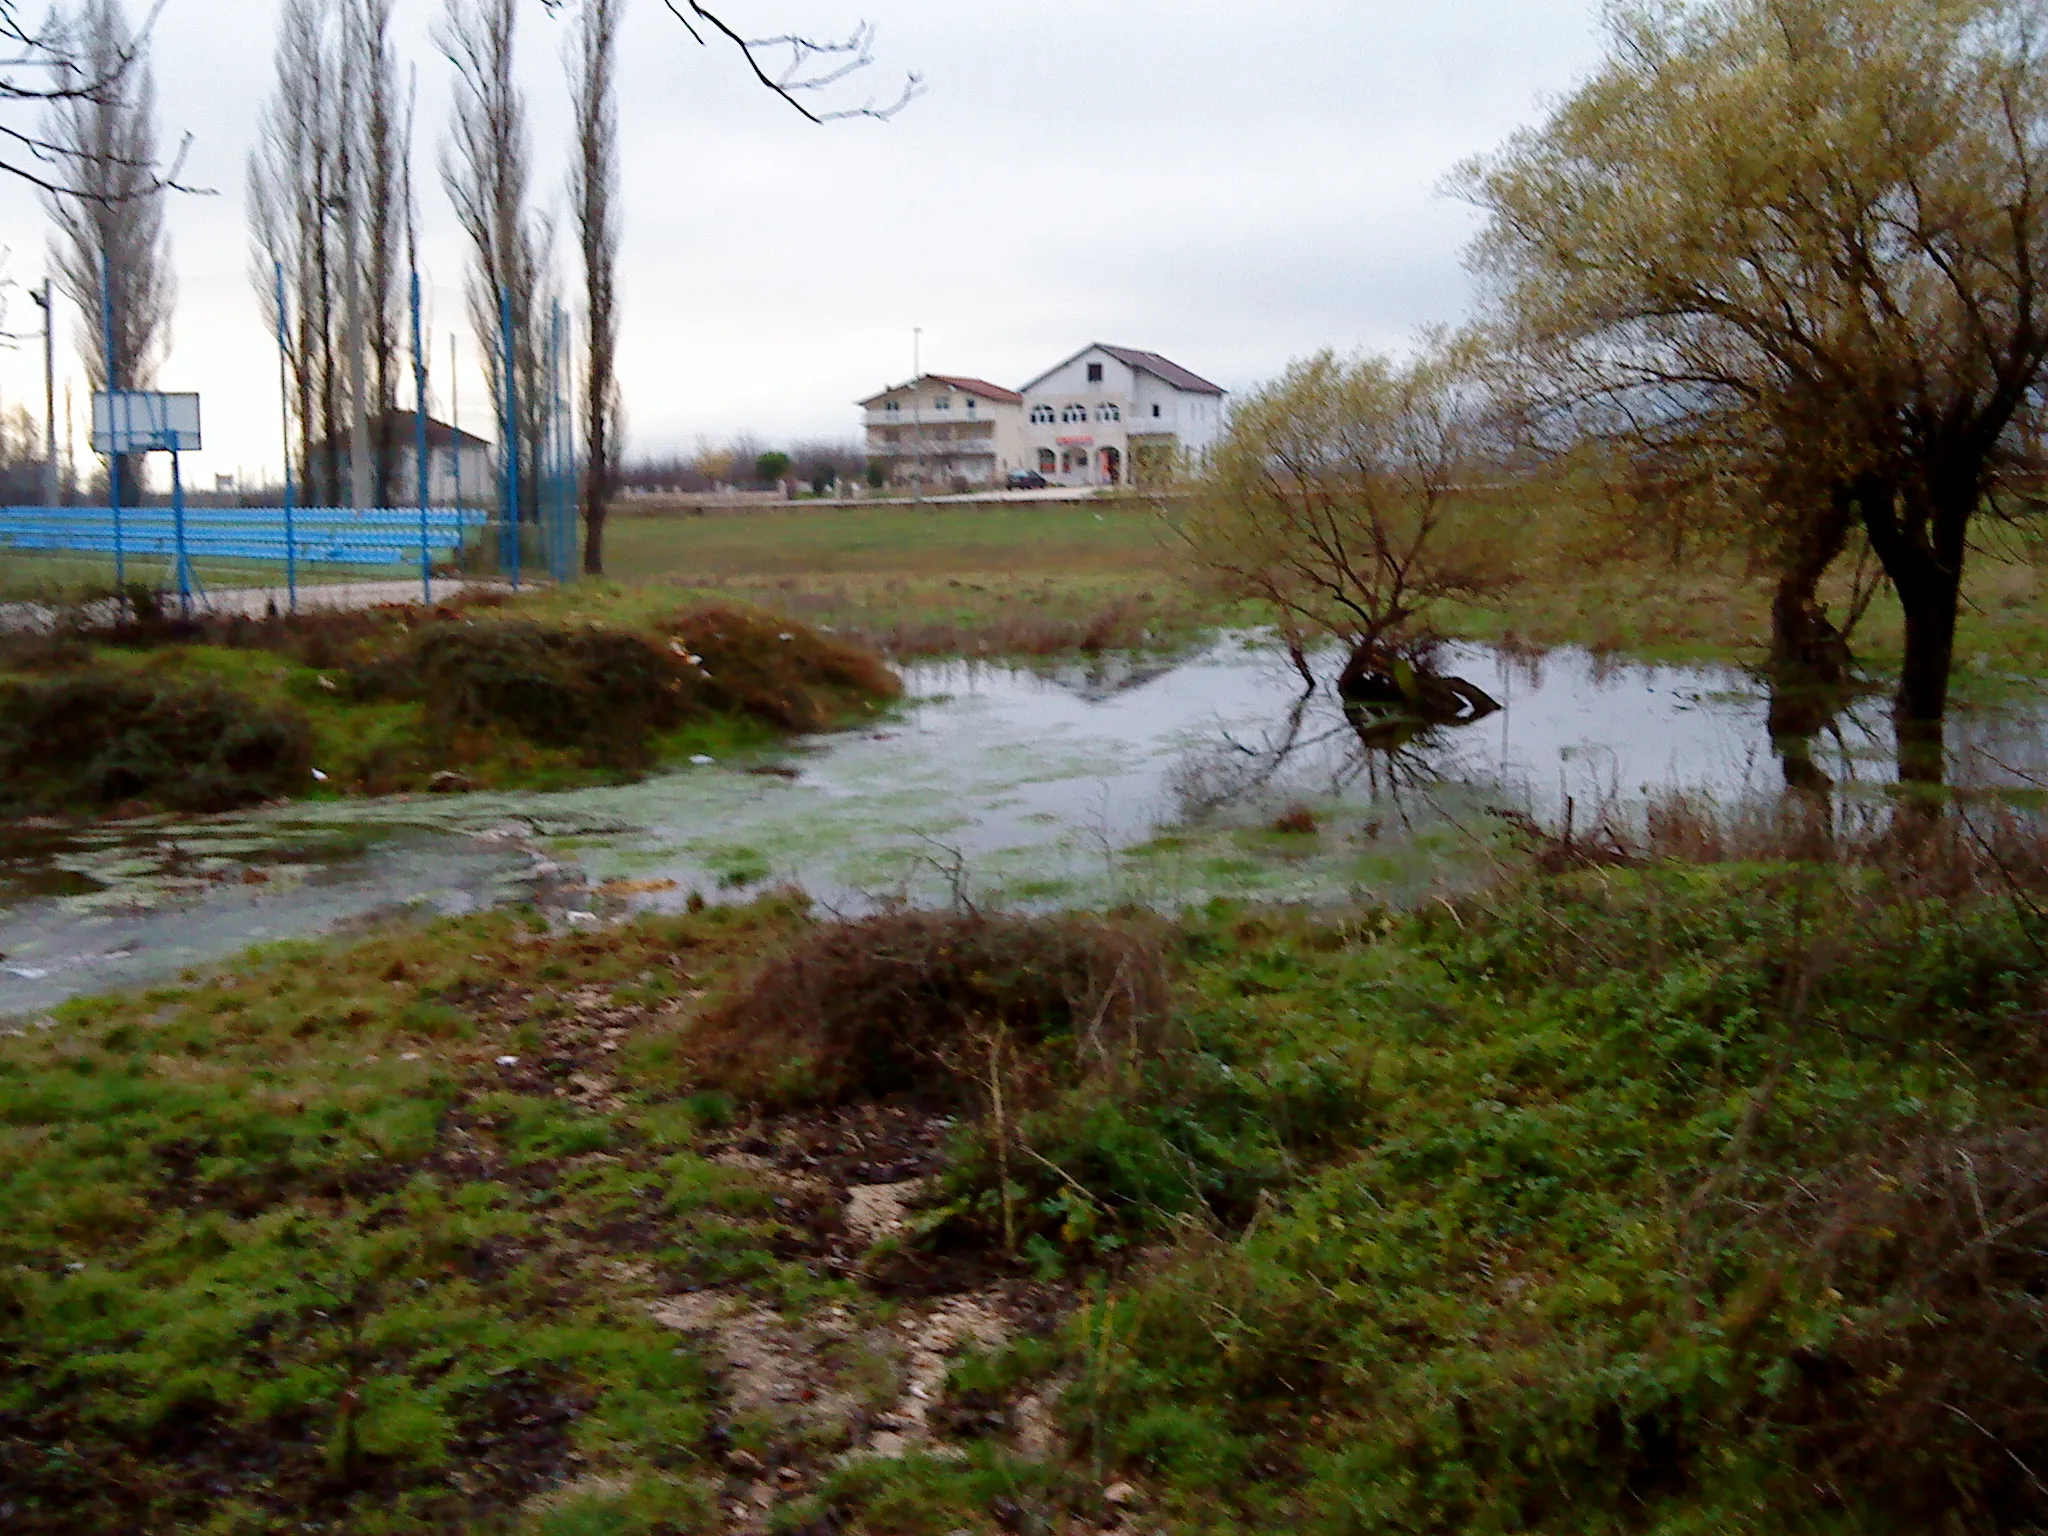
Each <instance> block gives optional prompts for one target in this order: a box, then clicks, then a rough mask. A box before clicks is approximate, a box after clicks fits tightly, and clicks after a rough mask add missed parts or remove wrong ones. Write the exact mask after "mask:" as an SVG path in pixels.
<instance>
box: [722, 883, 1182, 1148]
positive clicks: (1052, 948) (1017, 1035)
mask: <svg viewBox="0 0 2048 1536" xmlns="http://www.w3.org/2000/svg"><path fill="white" fill-rule="evenodd" d="M1164 994H1165V972H1164V960H1163V957H1162V954H1161V952H1160V950H1159V947H1158V942H1157V938H1156V936H1155V935H1154V934H1153V933H1152V932H1151V930H1150V929H1149V927H1147V926H1144V925H1140V924H1137V923H1122V922H1110V921H1104V920H1100V919H1092V918H1084V917H1061V918H1022V917H1010V916H996V915H980V914H969V915H959V914H950V913H933V912H898V913H889V914H885V915H883V916H880V917H872V918H866V919H862V920H860V921H857V922H844V923H830V924H826V925H824V926H822V927H820V928H818V929H817V930H816V931H815V932H814V933H812V934H811V935H810V936H809V938H808V939H806V940H804V941H802V942H800V943H798V944H796V945H794V946H793V947H792V948H791V949H790V950H789V951H788V952H786V953H784V954H782V955H780V956H778V957H777V958H775V959H774V960H772V961H770V962H769V964H768V965H767V966H766V967H765V968H764V969H763V970H762V971H761V973H760V974H759V975H758V976H756V977H755V979H754V981H753V983H752V984H751V985H750V986H748V987H747V988H745V989H744V990H743V991H742V992H740V994H739V995H738V996H736V997H735V998H734V999H732V1001H730V1002H729V1003H727V1004H726V1005H725V1006H724V1007H723V1008H722V1009H720V1010H719V1011H718V1012H717V1013H715V1014H714V1015H713V1016H712V1017H711V1018H710V1019H708V1020H707V1021H706V1024H705V1026H704V1028H703V1030H702V1031H701V1032H700V1034H699V1036H698V1038H697V1041H696V1045H695V1049H696V1051H697V1054H698V1057H699V1060H700V1062H702V1063H703V1065H704V1066H705V1067H706V1069H707V1070H708V1072H709V1075H710V1076H711V1077H712V1078H713V1079H714V1080H716V1081H717V1082H718V1083H719V1085H720V1086H725V1087H729V1088H732V1089H734V1090H736V1091H739V1092H742V1093H747V1094H750V1095H754V1096H762V1097H782V1098H794V1099H802V1100H808V1101H811V1102H817V1103H837V1102H841V1101H844V1100H847V1099H850V1098H856V1097H880V1096H883V1095H887V1094H893V1093H899V1092H905V1091H909V1092H915V1093H919V1094H922V1095H924V1096H927V1097H930V1098H934V1099H937V1100H940V1101H943V1102H948V1103H954V1102H960V1101H962V1100H966V1099H970V1098H971V1097H972V1096H973V1095H974V1092H975V1084H976V1083H977V1082H978V1081H979V1080H980V1079H981V1077H982V1075H983V1073H984V1072H985V1071H987V1070H996V1071H1003V1072H1005V1073H1007V1074H1013V1075H1014V1079H1015V1081H1014V1093H1013V1099H1014V1100H1015V1101H1018V1102H1019V1107H1021V1105H1022V1103H1024V1102H1029V1100H1030V1099H1032V1098H1033V1097H1036V1096H1038V1093H1039V1091H1040V1090H1042V1089H1043V1088H1044V1087H1045V1086H1047V1085H1049V1084H1051V1083H1054V1082H1058V1081H1064V1080H1072V1078H1074V1077H1075V1076H1077V1075H1078V1073H1079V1072H1080V1071H1082V1070H1085V1069H1086V1068H1087V1067H1089V1066H1090V1065H1095V1064H1105V1065H1106V1064H1111V1063H1115V1062H1119V1061H1125V1060H1128V1059H1130V1057H1131V1055H1132V1054H1133V1052H1134V1051H1136V1050H1138V1049H1140V1048H1142V1046H1143V1045H1144V1043H1145V1042H1146V1041H1147V1040H1148V1039H1149V1038H1150V1036H1151V1035H1152V1034H1153V1033H1154V1032H1155V1031H1156V1029H1157V1028H1158V1025H1159V1023H1160V1021H1161V1019H1162V1018H1163V1017H1164V1013H1165V995H1164ZM999 1042H1001V1043H999ZM1006 1047H1007V1048H1008V1049H1010V1050H1011V1051H1013V1052H1014V1055H1013V1056H1012V1057H1011V1058H1010V1063H1009V1064H1007V1065H1005V1064H1002V1063H998V1064H997V1065H996V1066H995V1067H994V1068H993V1069H991V1068H990V1065H989V1058H990V1052H991V1051H992V1050H994V1051H1000V1050H1003V1049H1005V1048H1006Z"/></svg>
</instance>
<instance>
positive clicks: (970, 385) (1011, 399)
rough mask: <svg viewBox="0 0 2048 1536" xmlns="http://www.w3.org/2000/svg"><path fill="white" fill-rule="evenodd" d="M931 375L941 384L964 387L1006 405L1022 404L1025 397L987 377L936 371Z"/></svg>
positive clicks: (970, 392) (973, 393) (971, 393)
mask: <svg viewBox="0 0 2048 1536" xmlns="http://www.w3.org/2000/svg"><path fill="white" fill-rule="evenodd" d="M929 377H931V378H934V379H937V380H938V381H939V382H940V383H941V384H950V385H952V386H953V387H954V388H955V389H964V390H965V391H967V393H968V394H970V395H979V396H981V397H982V399H984V400H1000V401H1002V402H1003V404H1005V405H1022V404H1023V403H1024V397H1023V396H1022V395H1020V394H1018V393H1017V391H1015V390H1014V389H1005V388H1003V386H1002V385H1000V384H991V383H989V381H988V380H987V379H967V378H961V377H960V376H959V375H957V374H951V373H934V374H931V375H929Z"/></svg>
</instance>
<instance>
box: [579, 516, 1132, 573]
mask: <svg viewBox="0 0 2048 1536" xmlns="http://www.w3.org/2000/svg"><path fill="white" fill-rule="evenodd" d="M605 539H606V557H607V559H606V563H607V565H608V567H609V569H610V570H611V572H612V573H613V574H614V575H615V576H616V577H619V578H621V579H626V580H679V581H683V582H687V583H691V584H717V583H720V582H724V581H728V580H732V579H735V578H741V577H751V578H760V577H766V578H775V577H782V576H812V575H818V574H830V575H839V576H852V575H881V574H887V575H900V576H913V575H923V576H937V577H942V578H943V577H947V576H969V575H975V574H982V573H1001V574H1007V575H1024V574H1031V575H1038V574H1049V575H1071V574H1079V573H1092V574H1107V573H1113V572H1132V571H1140V572H1151V571H1157V570H1159V569H1161V568H1162V567H1163V566H1164V565H1165V564H1166V563H1167V557H1166V555H1165V552H1164V550H1163V548H1162V545H1161V541H1160V530H1159V527H1158V524H1157V522H1156V520H1155V519H1154V518H1153V516H1152V515H1151V513H1150V512H1148V511H1146V510H1145V509H1143V508H1142V507H1136V506H1119V505H1117V504H1114V503H1111V504H1109V505H1107V506H1105V507H1103V508H1099V509H1096V508H1075V507H1067V506H1057V505H1055V506H1048V507H1044V508H1042V509H1041V508H1035V507H1029V506H1024V507H986V508H982V507H934V508H930V509H926V510H916V509H910V508H900V507H892V508H880V509H876V510H860V509H856V510H836V509H835V510H831V511H822V512H820V511H789V512H758V513H748V514H745V515H741V516H721V517H614V518H613V520H612V521H611V522H610V523H609V524H608V525H607V528H606V533H605Z"/></svg>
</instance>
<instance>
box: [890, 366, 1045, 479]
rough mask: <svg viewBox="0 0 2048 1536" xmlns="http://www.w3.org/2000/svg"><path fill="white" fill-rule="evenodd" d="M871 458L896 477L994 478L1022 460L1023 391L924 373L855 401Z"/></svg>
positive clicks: (1018, 464)
mask: <svg viewBox="0 0 2048 1536" xmlns="http://www.w3.org/2000/svg"><path fill="white" fill-rule="evenodd" d="M860 406H861V409H862V410H863V411H864V412H865V413H866V416H865V422H866V426H867V450H868V460H869V462H870V463H879V464H883V465H886V466H887V472H888V477H889V480H890V481H891V482H892V483H894V484H898V485H921V486H931V487H940V488H944V487H949V486H952V485H954V484H956V483H958V484H965V485H999V484H1001V483H1002V481H1003V479H1004V477H1005V476H1007V475H1008V474H1009V473H1010V472H1011V471H1012V470H1015V469H1020V468H1023V467H1024V461H1025V458H1026V454H1025V448H1024V397H1023V396H1022V395H1020V394H1018V393H1017V391H1015V390H1014V389H1004V388H1003V387H1002V386H1001V385H1000V384H991V383H989V382H988V380H986V379H970V378H964V377H961V376H960V375H957V374H947V373H928V374H925V375H923V376H922V377H920V378H915V379H912V380H911V381H910V382H909V383H907V384H897V385H895V386H893V387H891V388H889V389H885V390H883V391H882V392H881V393H880V394H876V395H870V396H869V397H868V398H867V399H865V400H863V401H861V402H860Z"/></svg>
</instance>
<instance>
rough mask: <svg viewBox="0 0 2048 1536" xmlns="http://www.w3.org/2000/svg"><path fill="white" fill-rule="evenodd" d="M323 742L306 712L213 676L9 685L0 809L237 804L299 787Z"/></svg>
mask: <svg viewBox="0 0 2048 1536" xmlns="http://www.w3.org/2000/svg"><path fill="white" fill-rule="evenodd" d="M312 745H313V736H312V730H311V728H310V726H309V725H308V723H307V721H306V718H305V716H304V715H303V714H302V713H301V712H299V711H297V710H295V709H292V708H290V707H288V706H285V705H280V704H272V703H267V702H264V701H260V700H256V699H252V698H249V697H247V696H245V695H242V694H238V693H236V692H234V691H232V690H230V689H228V688H225V687H222V686H219V685H217V684H211V683H207V682H204V681H196V682H194V681H184V680H180V679H175V678H167V677H159V678H139V677H128V676H122V675H119V674H114V673H107V672H102V671H98V670H91V669H88V670H84V671H72V672H61V673H58V674H56V675H53V676H49V677H33V678H29V679H25V680H21V681H16V682H11V683H10V682H0V814H12V815H26V814H30V813H35V812H42V813H49V812H61V811H85V812H104V811H108V810H112V809H114V808H116V807H120V806H124V805H131V804H144V805H154V806H160V807H162V808H164V809H166V810H177V811H202V812H203V811H225V810H232V809H234V808H236V807H238V806H244V805H251V804H255V803H257V802H259V801H263V800H268V799H272V798H275V797H277V796H281V795H289V794H295V793H297V792H299V791H300V790H301V789H302V788H303V787H304V786H305V785H306V784H307V783H308V782H309V776H310V770H311V763H312Z"/></svg>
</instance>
